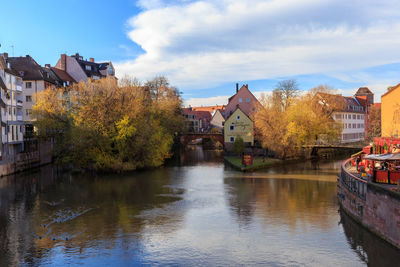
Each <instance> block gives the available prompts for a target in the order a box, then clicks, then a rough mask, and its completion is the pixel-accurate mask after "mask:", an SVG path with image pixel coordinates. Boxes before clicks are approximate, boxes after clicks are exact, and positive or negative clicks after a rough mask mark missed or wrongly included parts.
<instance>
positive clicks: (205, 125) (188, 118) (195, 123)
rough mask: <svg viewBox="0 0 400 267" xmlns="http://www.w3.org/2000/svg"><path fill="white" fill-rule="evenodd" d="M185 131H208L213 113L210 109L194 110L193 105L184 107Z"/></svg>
mask: <svg viewBox="0 0 400 267" xmlns="http://www.w3.org/2000/svg"><path fill="white" fill-rule="evenodd" d="M182 115H183V117H184V119H185V131H186V132H191V133H199V132H206V131H207V130H208V129H209V127H210V121H211V113H210V112H208V111H194V110H193V109H192V108H191V107H189V108H183V109H182Z"/></svg>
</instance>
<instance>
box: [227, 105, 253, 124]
mask: <svg viewBox="0 0 400 267" xmlns="http://www.w3.org/2000/svg"><path fill="white" fill-rule="evenodd" d="M237 110H240V111H241V112H242V113H243V114H244V115H246V117H247V118H249V120H251V121H253V120H252V119H251V118H250V117H249V116H248V115H247V114H246V112H244V111H243V110H242V109H241V108H240V107H239V106H237V107H236V109H235V110H234V111H233V112H232V114H231V115H229V116H228V117H227V118H226V120H225V121H227V120H229V118H230V117H232V116H233V114H235V112H236V111H237Z"/></svg>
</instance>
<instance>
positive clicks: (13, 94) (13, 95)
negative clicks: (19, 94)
mask: <svg viewBox="0 0 400 267" xmlns="http://www.w3.org/2000/svg"><path fill="white" fill-rule="evenodd" d="M12 98H13V99H14V100H15V93H14V92H12Z"/></svg>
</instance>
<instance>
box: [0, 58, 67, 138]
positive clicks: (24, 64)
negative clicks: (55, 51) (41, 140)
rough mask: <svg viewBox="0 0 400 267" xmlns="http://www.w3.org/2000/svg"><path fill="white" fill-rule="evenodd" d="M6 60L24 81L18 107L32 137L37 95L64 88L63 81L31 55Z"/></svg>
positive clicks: (26, 129)
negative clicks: (46, 90)
mask: <svg viewBox="0 0 400 267" xmlns="http://www.w3.org/2000/svg"><path fill="white" fill-rule="evenodd" d="M5 58H6V61H7V63H9V65H10V69H11V70H12V71H13V72H15V73H18V74H19V75H20V77H21V78H22V80H23V84H22V88H21V92H20V93H22V94H21V98H20V99H18V100H19V102H18V106H19V107H21V108H22V116H23V124H24V128H25V129H24V131H25V133H26V134H27V135H31V134H32V133H33V121H34V118H33V116H32V106H33V105H34V99H35V94H36V93H38V92H42V91H43V90H45V89H47V88H50V87H53V86H62V81H60V79H58V78H57V76H56V75H55V74H54V72H53V71H51V69H50V68H43V67H42V66H40V65H39V64H38V63H37V62H36V61H35V60H34V59H33V58H32V57H31V56H29V55H27V56H25V57H8V56H7V55H6V57H5Z"/></svg>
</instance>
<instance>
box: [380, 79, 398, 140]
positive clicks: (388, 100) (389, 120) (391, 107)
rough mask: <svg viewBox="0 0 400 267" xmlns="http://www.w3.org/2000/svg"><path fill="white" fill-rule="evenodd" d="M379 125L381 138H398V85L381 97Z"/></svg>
mask: <svg viewBox="0 0 400 267" xmlns="http://www.w3.org/2000/svg"><path fill="white" fill-rule="evenodd" d="M381 123H382V136H383V137H397V138H398V137H400V84H398V85H396V86H394V87H392V88H391V89H390V90H389V91H387V92H386V93H385V94H383V95H382V105H381Z"/></svg>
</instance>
